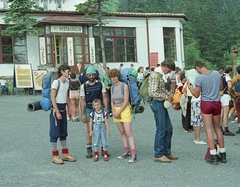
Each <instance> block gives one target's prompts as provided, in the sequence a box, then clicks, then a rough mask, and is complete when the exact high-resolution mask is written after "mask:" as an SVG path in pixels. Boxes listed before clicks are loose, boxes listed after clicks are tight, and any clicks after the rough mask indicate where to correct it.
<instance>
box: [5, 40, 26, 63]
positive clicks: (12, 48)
mask: <svg viewBox="0 0 240 187" xmlns="http://www.w3.org/2000/svg"><path fill="white" fill-rule="evenodd" d="M1 43H2V62H3V63H4V64H9V63H10V64H12V63H19V64H25V63H26V46H25V44H26V41H25V37H14V38H12V37H9V36H6V37H1Z"/></svg>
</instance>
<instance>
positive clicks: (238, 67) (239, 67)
mask: <svg viewBox="0 0 240 187" xmlns="http://www.w3.org/2000/svg"><path fill="white" fill-rule="evenodd" d="M236 70H237V72H238V74H240V65H239V66H237V67H236Z"/></svg>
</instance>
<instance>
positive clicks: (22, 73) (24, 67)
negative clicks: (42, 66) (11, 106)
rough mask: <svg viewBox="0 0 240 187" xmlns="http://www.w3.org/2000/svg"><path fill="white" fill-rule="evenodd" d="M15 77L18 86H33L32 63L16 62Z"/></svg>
mask: <svg viewBox="0 0 240 187" xmlns="http://www.w3.org/2000/svg"><path fill="white" fill-rule="evenodd" d="M14 77H15V82H16V87H17V88H33V79H32V66H31V65H30V64H15V66H14Z"/></svg>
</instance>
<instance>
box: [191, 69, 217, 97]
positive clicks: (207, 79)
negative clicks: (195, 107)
mask: <svg viewBox="0 0 240 187" xmlns="http://www.w3.org/2000/svg"><path fill="white" fill-rule="evenodd" d="M220 81H221V75H220V74H219V73H218V72H217V71H211V72H210V73H209V74H200V75H198V76H197V77H196V81H195V86H197V87H200V88H201V100H202V101H220V99H221V98H220V94H219V91H220Z"/></svg>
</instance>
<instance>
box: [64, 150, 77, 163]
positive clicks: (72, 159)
mask: <svg viewBox="0 0 240 187" xmlns="http://www.w3.org/2000/svg"><path fill="white" fill-rule="evenodd" d="M62 160H63V161H68V162H75V161H76V159H75V158H74V157H72V156H71V155H70V154H69V153H68V148H63V149H62Z"/></svg>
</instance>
